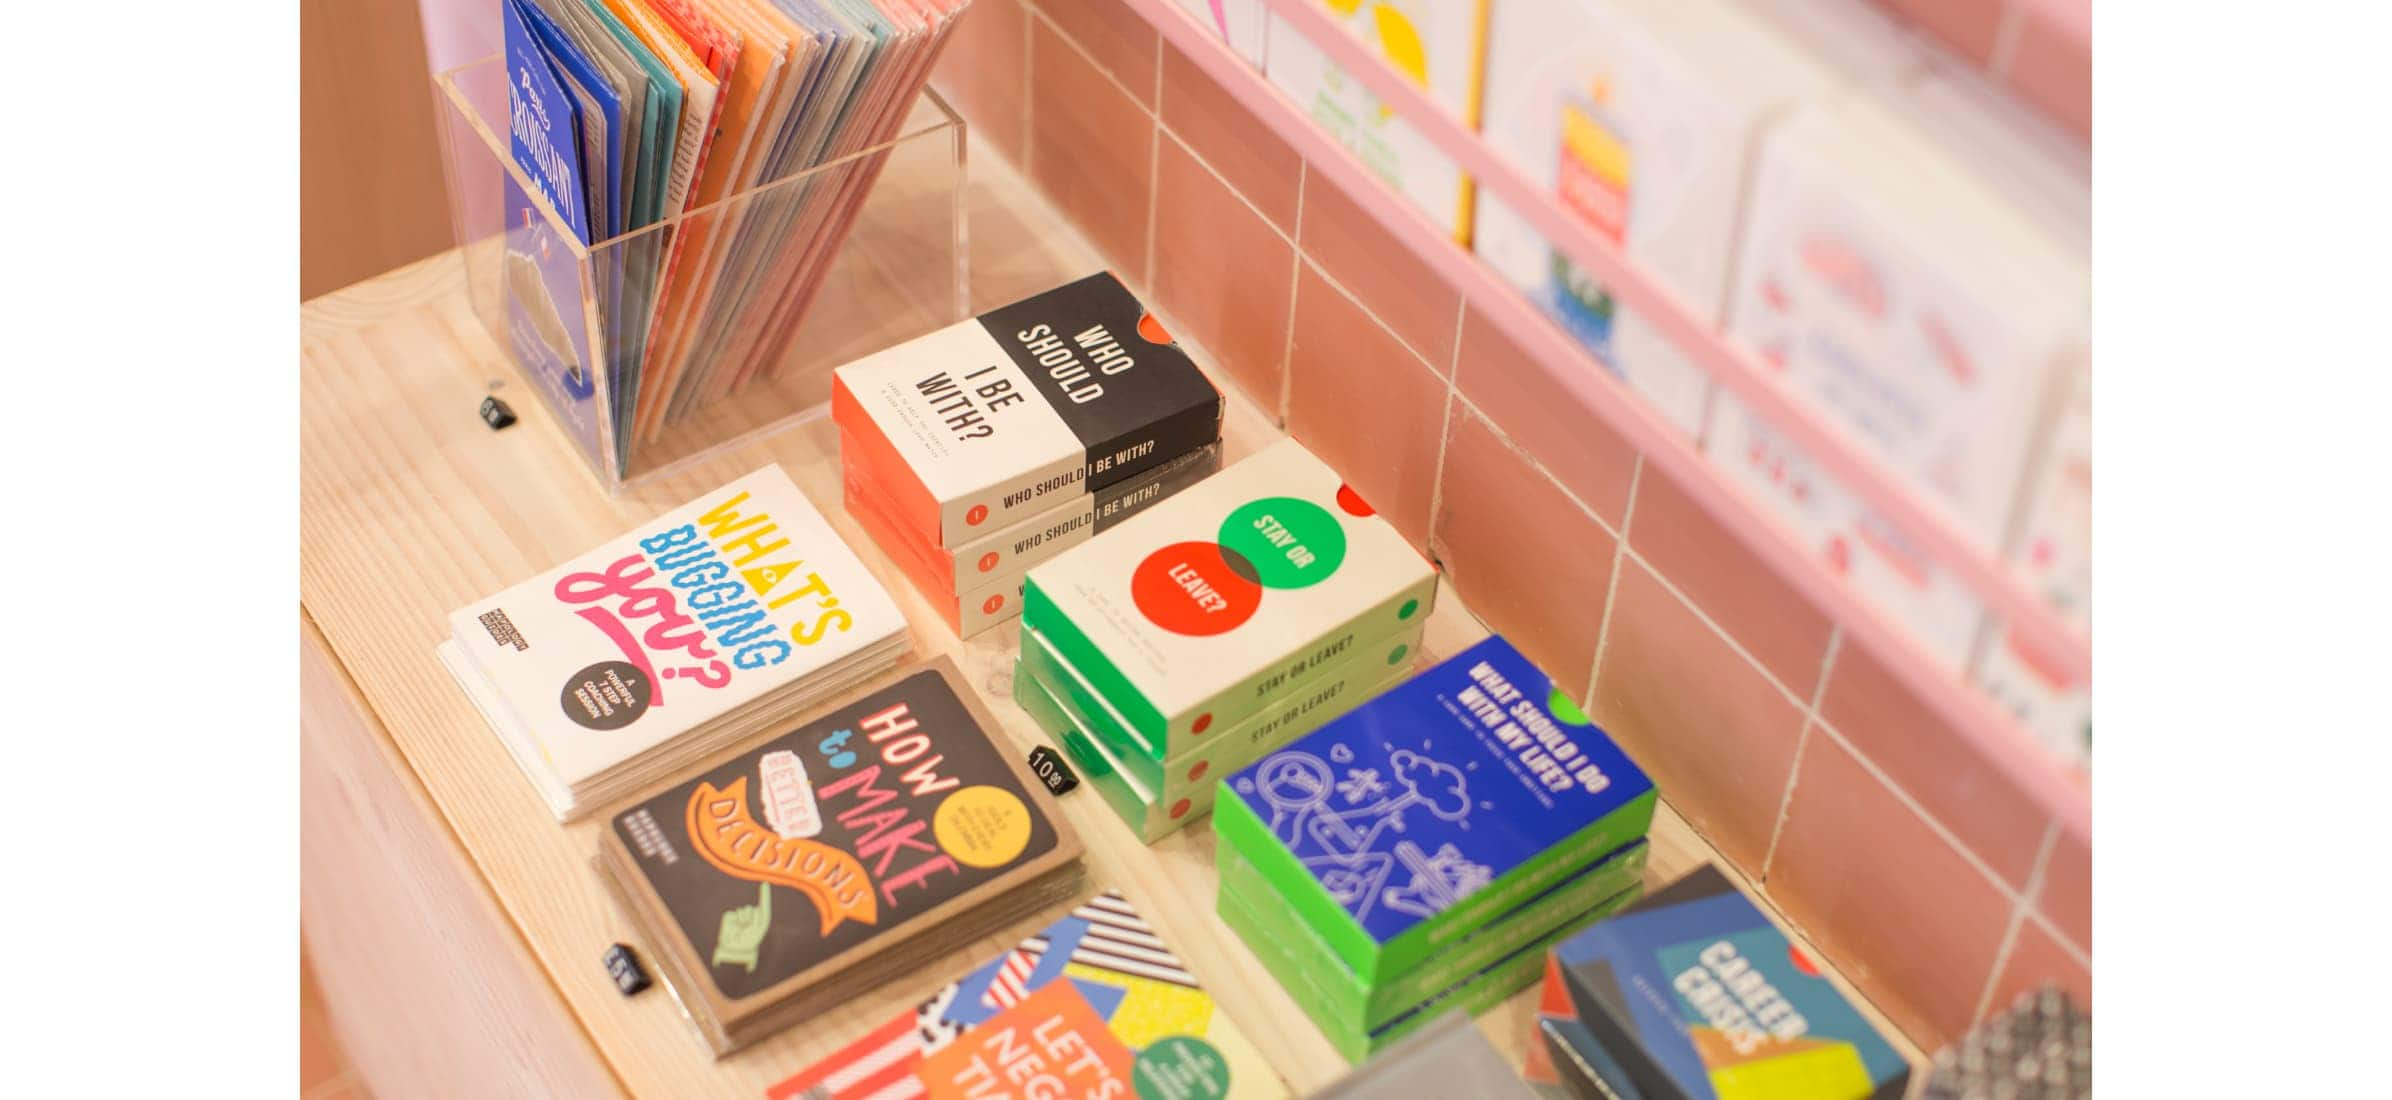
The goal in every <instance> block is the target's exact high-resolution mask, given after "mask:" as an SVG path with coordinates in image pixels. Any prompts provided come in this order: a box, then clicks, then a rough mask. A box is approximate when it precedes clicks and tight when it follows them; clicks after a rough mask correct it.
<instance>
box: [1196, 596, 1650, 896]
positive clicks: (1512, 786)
mask: <svg viewBox="0 0 2392 1100" xmlns="http://www.w3.org/2000/svg"><path fill="white" fill-rule="evenodd" d="M1229 787H1230V792H1231V793H1232V794H1233V795H1234V796H1235V797H1237V798H1240V799H1242V800H1243V801H1244V802H1245V803H1246V805H1247V807H1248V808H1250V809H1251V810H1253V812H1254V815H1255V817H1256V818H1258V819H1260V820H1261V821H1263V822H1264V823H1266V824H1267V826H1268V827H1269V829H1270V831H1271V835H1272V836H1273V837H1275V838H1277V840H1278V841H1279V843H1281V844H1282V845H1285V846H1286V848H1287V849H1288V851H1289V852H1290V853H1292V854H1293V855H1294V856H1295V857H1296V859H1297V861H1298V862H1299V863H1301V864H1302V865H1303V866H1304V867H1305V869H1306V870H1307V871H1309V872H1310V873H1311V874H1312V875H1313V877H1314V878H1316V879H1318V880H1319V882H1320V883H1321V885H1322V887H1323V888H1324V889H1326V890H1327V891H1328V893H1329V895H1330V897H1332V898H1333V899H1335V900H1336V901H1337V903H1338V904H1339V905H1341V906H1343V907H1344V908H1345V909H1346V911H1347V912H1349V913H1351V914H1353V916H1354V919H1355V920H1356V922H1358V923H1360V924H1361V925H1362V926H1363V927H1364V928H1365V929H1366V930H1368V931H1369V932H1370V933H1371V934H1372V935H1373V936H1374V937H1376V938H1378V939H1379V940H1380V941H1381V942H1385V941H1386V940H1388V939H1391V938H1393V937H1394V936H1396V935H1398V934H1400V933H1401V932H1403V931H1404V930H1405V929H1406V928H1409V927H1411V926H1413V925H1414V924H1417V923H1418V922H1420V921H1422V920H1425V919H1427V918H1430V917H1434V916H1436V915H1437V914H1438V913H1441V912H1443V911H1445V910H1446V909H1448V908H1451V907H1452V906H1454V905H1455V904H1457V903H1459V902H1460V901H1461V900H1462V899H1464V898H1467V897H1469V896H1470V895H1471V894H1472V893H1474V892H1476V891H1478V890H1480V889H1483V888H1485V887H1486V886H1487V885H1488V884H1490V883H1492V882H1494V881H1495V880H1497V879H1499V878H1501V877H1503V876H1504V875H1505V874H1507V873H1509V872H1511V871H1512V870H1513V869H1515V868H1517V867H1520V866H1522V865H1524V864H1527V863H1529V862H1531V861H1533V860H1535V859H1537V858H1538V857H1539V856H1541V855H1543V854H1544V853H1546V852H1547V850H1548V849H1550V848H1552V846H1553V845H1555V844H1557V843H1559V842H1561V841H1563V840H1566V839H1569V838H1571V837H1572V836H1575V835H1576V834H1578V833H1579V832H1581V831H1582V830H1584V829H1586V828H1587V827H1588V826H1590V825H1593V824H1595V823H1597V822H1599V821H1602V820H1604V819H1605V818H1606V817H1608V816H1610V815H1612V814H1614V813H1615V812H1618V811H1621V810H1623V809H1626V808H1628V807H1630V806H1631V805H1632V804H1634V803H1635V802H1636V801H1637V800H1638V799H1640V798H1643V797H1644V796H1645V795H1647V794H1649V793H1651V792H1652V790H1653V784H1652V781H1651V780H1649V779H1647V778H1646V777H1645V774H1644V772H1643V771H1642V770H1641V769H1639V768H1638V767H1637V766H1636V764H1635V762H1633V761H1631V760H1629V759H1628V757H1627V754H1625V753H1623V752H1622V751H1620V749H1619V747H1618V746H1616V745H1614V744H1612V742H1611V739H1610V738H1609V737H1608V736H1606V735H1605V734H1604V733H1603V731H1602V730H1601V729H1600V728H1598V727H1596V726H1595V725H1594V723H1593V722H1592V721H1591V720H1589V719H1588V718H1587V717H1586V715H1585V714H1583V713H1582V712H1580V711H1579V709H1578V707H1577V706H1576V705H1575V704H1573V703H1571V702H1570V700H1569V699H1568V697H1566V696H1564V695H1561V694H1560V693H1558V692H1556V691H1555V690H1554V689H1553V683H1552V680H1551V679H1550V678H1549V677H1547V676H1546V675H1545V674H1544V673H1543V672H1541V671H1539V670H1538V669H1537V667H1536V666H1535V665H1533V664H1531V663H1530V662H1529V661H1528V659H1527V658H1526V657H1523V656H1522V655H1521V654H1520V652H1519V651H1518V650H1516V649H1514V648H1513V647H1512V646H1511V644H1510V643H1509V642H1506V641H1505V640H1503V639H1502V638H1501V637H1499V636H1498V637H1490V638H1487V639H1486V640H1484V641H1482V642H1480V643H1479V644H1477V645H1475V646H1472V647H1471V648H1469V649H1467V650H1464V651H1463V652H1461V653H1459V654H1457V655H1455V656H1454V657H1452V658H1450V659H1448V660H1446V661H1445V662H1443V663H1442V664H1439V665H1437V666H1436V667H1434V668H1431V669H1429V670H1427V671H1425V672H1423V673H1421V674H1420V675H1418V676H1416V677H1413V678H1412V679H1411V680H1409V681H1407V682H1405V683H1404V684H1401V685H1399V686H1397V687H1396V688H1394V689H1392V690H1390V691H1388V692H1386V693H1385V694H1382V695H1380V696H1379V697H1378V698H1376V699H1373V700H1371V701H1370V702H1368V703H1365V704H1363V705H1362V706H1360V707H1358V708H1356V709H1355V710H1354V711H1352V712H1351V713H1349V714H1347V715H1345V716H1344V717H1342V718H1339V719H1338V720H1336V721H1334V722H1331V723H1329V724H1328V725H1325V726H1323V727H1321V728H1320V729H1318V730H1315V731H1313V732H1312V733H1311V734H1309V735H1307V736H1305V737H1304V738H1302V739H1300V740H1298V741H1296V742H1295V743H1293V744H1291V745H1289V746H1288V747H1286V748H1284V749H1281V750H1280V751H1278V752H1275V753H1272V754H1270V755H1268V756H1265V757H1263V758H1262V759H1261V760H1258V761H1256V762H1255V763H1254V764H1253V765H1252V766H1250V767H1248V768H1246V769H1245V770H1243V771H1241V772H1239V773H1237V774H1236V775H1235V776H1232V777H1231V779H1230V783H1229ZM1637 834H1638V835H1641V829H1639V830H1637ZM1627 839H1629V838H1628V837H1622V838H1620V840H1621V842H1625V841H1626V840H1627Z"/></svg>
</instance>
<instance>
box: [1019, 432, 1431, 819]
mask: <svg viewBox="0 0 2392 1100" xmlns="http://www.w3.org/2000/svg"><path fill="white" fill-rule="evenodd" d="M1436 596H1437V571H1436V569H1435V568H1434V567H1432V566H1431V565H1430V564H1429V563H1428V562H1427V560H1425V559H1423V558H1422V557H1421V556H1420V554H1419V552H1418V551H1416V550H1414V549H1413V548H1412V546H1411V544H1410V543H1408V542H1407V541H1406V540H1405V539H1404V537H1403V535H1402V534H1400V533H1398V532H1397V531H1396V530H1395V528H1394V527H1392V526H1390V525H1389V524H1388V523H1387V521H1386V520H1385V519H1382V518H1380V517H1379V516H1377V515H1376V514H1374V513H1373V512H1372V511H1371V509H1370V506H1369V505H1368V504H1365V503H1364V502H1363V500H1362V498H1361V497H1360V496H1358V495H1356V494H1355V493H1354V492H1353V490H1351V489H1349V488H1347V487H1346V486H1345V485H1344V484H1343V483H1342V482H1341V481H1340V480H1339V479H1338V476H1337V474H1336V472H1335V471H1333V470H1331V469H1329V467H1328V466H1326V465H1324V464H1323V463H1322V462H1321V460H1320V459H1318V458H1315V457H1313V455H1312V453H1311V452H1309V451H1306V450H1305V449H1304V448H1303V446H1302V445H1300V444H1298V443H1296V442H1294V441H1293V440H1283V441H1281V442H1279V443H1275V444H1273V445H1271V446H1270V447H1267V448H1265V449H1263V450H1262V451H1259V452H1257V453H1255V454H1254V455H1251V456H1249V457H1247V458H1246V459H1244V460H1243V461H1240V462H1238V463H1236V464H1234V465H1232V466H1230V467H1229V468H1228V469H1226V470H1223V471H1222V472H1221V473H1219V474H1216V475H1214V476H1213V477H1211V478H1209V479H1207V480H1205V481H1204V482H1203V483H1202V484H1199V485H1197V486H1196V487H1194V488H1192V489H1189V490H1188V491H1186V492H1184V493H1181V494H1180V495H1178V496H1176V497H1172V498H1171V499H1169V500H1167V501H1164V502H1163V503H1161V504H1159V505H1156V506H1155V507H1154V508H1152V509H1150V510H1148V511H1147V512H1145V513H1144V514H1142V515H1140V516H1138V517H1137V518H1135V519H1133V520H1130V521H1129V522H1127V523H1124V524H1122V525H1120V526H1119V527H1116V528H1114V529H1113V530H1111V531H1109V532H1107V533H1106V534H1105V535H1104V537H1102V538H1099V539H1095V540H1093V541H1090V542H1088V543H1085V544H1082V545H1080V546H1077V547H1074V548H1072V549H1071V550H1068V551H1066V552H1064V553H1062V554H1060V555H1057V556H1056V557H1055V558H1053V559H1052V560H1050V561H1047V562H1045V563H1043V564H1040V565H1037V566H1034V567H1032V568H1031V570H1030V574H1029V578H1028V580H1027V582H1026V585H1025V590H1024V601H1023V604H1024V610H1023V612H1022V652H1021V659H1020V662H1019V664H1018V666H1017V668H1016V672H1015V675H1014V681H1013V684H1014V688H1013V690H1014V698H1015V700H1016V701H1018V702H1020V703H1021V704H1022V706H1023V709H1025V710H1027V711H1029V712H1030V714H1031V715H1032V716H1033V717H1034V718H1036V719H1038V720H1039V722H1040V724H1041V725H1042V726H1043V727H1044V728H1045V729H1046V731H1047V732H1048V733H1049V734H1050V735H1052V736H1054V737H1055V738H1056V739H1057V740H1059V741H1060V742H1062V744H1063V747H1064V750H1065V752H1066V753H1068V754H1069V755H1070V756H1071V757H1072V759H1073V760H1074V761H1075V762H1076V763H1077V764H1078V766H1079V768H1080V770H1081V771H1083V772H1084V773H1086V774H1087V775H1089V776H1090V777H1091V778H1092V779H1093V780H1094V782H1095V784H1096V787H1097V789H1098V790H1099V791H1101V792H1103V793H1104V794H1105V797H1106V800H1107V801H1108V802H1109V803H1110V804H1111V805H1112V806H1113V808H1114V809H1115V810H1116V811H1117V812H1119V813H1120V814H1121V816H1122V818H1123V819H1124V820H1126V821H1127V822H1129V824H1130V827H1131V828H1132V829H1133V830H1135V831H1136V832H1137V833H1138V835H1139V836H1140V837H1141V838H1142V839H1145V840H1149V841H1152V840H1155V839H1158V838H1160V837H1162V836H1164V835H1165V834H1167V833H1170V832H1171V831H1173V830H1175V829H1178V828H1180V827H1182V826H1184V825H1186V824H1187V823H1188V822H1189V821H1192V820H1196V819H1198V818H1200V817H1202V816H1203V815H1204V814H1205V813H1206V812H1207V811H1208V809H1209V808H1210V806H1211V804H1212V799H1213V796H1214V792H1215V790H1216V788H1217V787H1218V784H1219V782H1220V779H1221V777H1222V776H1224V775H1227V774H1229V773H1230V772H1232V771H1235V770H1237V769H1238V768H1240V767H1243V766H1244V765H1245V764H1247V763H1248V762H1250V761H1252V760H1253V759H1254V758H1255V757H1257V756H1260V755H1261V754H1263V753H1265V752H1268V751H1269V750H1271V749H1273V748H1275V747H1277V746H1279V745H1282V744H1285V743H1286V742H1287V741H1288V740H1290V739H1292V738H1294V737H1296V736H1298V735H1300V734H1302V733H1304V732H1305V731H1307V730H1310V729H1312V728H1313V727H1315V726H1318V725H1319V724H1320V723H1322V722H1324V721H1327V720H1328V719H1329V718H1331V717H1333V716H1335V715H1337V714H1340V713H1343V712H1344V711H1346V710H1347V709H1349V708H1351V707H1352V706H1354V705H1355V704H1356V703H1359V702H1361V701H1362V700H1364V699H1367V698H1369V697H1370V696H1371V695H1373V694H1376V693H1377V692H1378V691H1379V690H1380V689H1381V688H1384V687H1386V686H1387V685H1388V684H1390V683H1391V682H1393V681H1395V680H1399V679H1401V678H1402V677H1403V676H1404V674H1405V673H1406V672H1408V671H1409V670H1410V667H1411V663H1412V662H1411V658H1412V657H1413V655H1414V651H1415V650H1416V649H1418V648H1419V644H1420V635H1421V631H1422V629H1423V628H1424V627H1425V625H1426V623H1427V621H1428V616H1429V612H1430V610H1431V605H1432V603H1433V602H1434V601H1435V599H1436Z"/></svg>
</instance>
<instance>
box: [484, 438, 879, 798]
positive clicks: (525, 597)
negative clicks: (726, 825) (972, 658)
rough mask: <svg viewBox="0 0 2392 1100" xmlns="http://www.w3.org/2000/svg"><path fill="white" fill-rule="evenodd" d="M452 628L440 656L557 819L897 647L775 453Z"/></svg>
mask: <svg viewBox="0 0 2392 1100" xmlns="http://www.w3.org/2000/svg"><path fill="white" fill-rule="evenodd" d="M449 626H450V634H451V636H452V637H451V640H450V641H449V642H447V643H445V644H443V645H442V646H441V647H440V648H441V659H442V660H443V661H444V662H445V663H446V664H447V665H448V667H449V670H450V672H451V673H452V674H454V675H455V676H456V677H457V680H458V683H460V684H461V685H463V686H464V688H465V690H466V693H467V694H468V695H470V696H472V698H473V700H474V703H475V705H476V706H478V707H479V708H480V709H481V711H482V715H483V717H484V718H485V719H486V720H488V721H489V723H490V725H491V727H492V728H493V729H495V730H496V731H497V732H498V734H499V736H500V739H501V740H502V741H504V742H506V744H507V747H508V749H509V751H511V752H512V753H513V754H514V756H515V759H516V763H517V764H519V765H520V766H521V767H522V768H523V770H524V774H525V775H526V776H527V777H529V778H530V779H531V780H532V782H533V784H534V785H535V786H537V787H538V788H539V789H540V791H541V794H542V795H543V797H545V798H546V799H547V801H548V803H549V807H550V809H552V810H554V811H555V813H556V815H557V816H558V817H559V818H560V819H568V820H569V819H571V818H574V817H577V816H580V814H581V813H582V812H583V811H584V810H586V809H588V808H590V807H592V806H594V805H596V804H598V803H601V802H604V801H607V800H609V799H610V798H612V797H615V796H617V795H620V794H622V793H627V792H628V791H629V790H631V789H633V788H636V787H639V786H641V785H643V784H645V783H647V782H649V781H650V780H652V779H653V778H654V777H655V776H656V775H657V774H658V773H659V772H662V771H668V770H671V769H672V768H674V767H676V766H678V765H679V764H681V763H682V762H685V761H687V760H690V759H693V758H695V757H696V756H699V755H703V754H704V753H706V752H708V751H710V750H712V749H714V748H717V747H720V746H722V745H724V744H727V743H729V742H730V741H733V740H737V739H740V738H744V737H746V736H747V735H749V734H752V733H755V732H758V731H760V730H762V729H764V728H765V727H767V726H769V725H771V724H773V723H775V722H780V721H786V720H790V719H793V718H794V717H795V714H794V713H793V712H794V711H795V709H796V708H798V707H800V706H803V705H804V704H805V702H806V701H808V700H812V699H819V698H822V697H825V696H827V695H829V694H832V693H835V692H837V691H839V690H842V689H844V688H846V687H848V686H851V685H853V684H855V683H857V682H859V681H861V680H862V679H864V678H866V677H869V676H871V675H874V674H877V673H879V672H881V671H884V670H886V669H888V668H889V667H891V666H893V665H894V664H895V663H896V661H897V660H898V658H899V657H901V656H902V655H903V654H904V652H905V650H906V634H905V616H904V614H903V613H902V612H900V611H899V610H898V609H897V605H896V603H895V601H893V600H891V599H890V598H889V594H888V592H887V590H885V589H883V588H882V587H881V586H880V582H879V581H877V580H875V579H874V578H873V576H872V574H871V572H870V571H869V570H868V569H866V568H865V567H864V563H863V562H862V561H861V560H860V559H858V558H857V557H856V555H855V552H854V551H853V550H851V549H849V548H848V546H847V544H846V543H845V542H844V541H842V540H841V539H840V538H839V535H838V533H837V532H835V531H833V530H832V529H831V525H830V523H829V521H827V520H825V519H824V518H823V516H822V513H821V512H819V511H817V510H816V509H815V508H814V505H813V504H812V503H811V502H809V501H808V500H807V499H806V497H805V495H804V494H803V493H800V492H799V491H798V489H797V486H796V485H794V484H792V483H791V482H790V480H789V476H788V475H787V474H785V473H783V472H781V469H780V467H778V466H766V467H764V468H763V469H760V470H757V471H755V472H754V473H751V474H749V475H747V476H746V477H743V478H740V479H739V480H737V481H734V482H732V483H730V484H729V485H725V486H723V487H722V488H720V489H717V490H715V491H713V492H711V493H707V494H705V495H704V496H701V497H699V498H698V499H697V500H695V501H692V502H691V503H689V504H685V505H683V506H681V507H679V508H676V509H674V510H673V511H671V512H667V513H665V514H664V515H662V516H659V517H657V518H656V519H653V520H650V521H649V522H647V523H644V524H641V525H640V526H639V527H637V528H635V529H634V530H632V531H630V532H628V533H626V534H624V535H623V536H622V537H620V538H617V539H614V540H612V541H610V542H608V543H606V544H605V545H603V546H600V547H599V548H597V549H595V550H592V551H590V552H589V553H586V554H583V555H581V556H580V557H577V558H574V559H573V560H571V561H568V562H566V563H564V564H562V565H560V566H557V567H556V568H554V569H551V570H549V571H548V572H546V573H542V574H541V575H539V576H537V577H534V578H532V579H530V580H527V581H524V582H523V583H521V584H517V585H515V586H514V587H512V588H509V589H507V590H506V591H504V592H501V593H499V594H497V595H495V596H492V597H490V598H488V599H485V600H480V601H477V602H475V603H473V604H470V605H467V606H466V607H463V608H460V609H458V610H457V611H455V612H453V613H451V615H450V616H449Z"/></svg>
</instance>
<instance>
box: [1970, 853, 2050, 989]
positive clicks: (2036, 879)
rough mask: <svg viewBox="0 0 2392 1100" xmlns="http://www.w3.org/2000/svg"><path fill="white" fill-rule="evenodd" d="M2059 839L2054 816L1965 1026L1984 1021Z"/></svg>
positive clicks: (2039, 890) (2013, 907)
mask: <svg viewBox="0 0 2392 1100" xmlns="http://www.w3.org/2000/svg"><path fill="white" fill-rule="evenodd" d="M2059 839H2060V822H2059V819H2057V818H2054V819H2053V820H2052V823H2051V824H2050V825H2048V826H2046V827H2045V828H2044V830H2043V846H2042V847H2041V848H2038V849H2036V851H2035V866H2034V868H2033V869H2032V870H2030V871H2028V872H2027V889H2026V893H2025V894H2024V895H2023V896H2021V897H2020V898H2019V899H2018V903H2017V904H2016V905H2013V906H2011V908H2010V923H2009V926H2008V927H2005V928H2003V929H2002V942H2001V946H1999V947H1996V948H1995V949H1994V952H1993V972H1992V973H1990V974H1987V975H1985V991H1984V992H1982V993H1979V994H1977V1011H1976V1013H1975V1014H1974V1015H1972V1016H1970V1017H1969V1018H1968V1019H1969V1026H1971V1027H1974V1026H1976V1025H1978V1024H1982V1023H1984V1022H1985V1012H1986V1010H1987V1009H1988V1008H1990V1007H1991V1006H1992V1004H1993V991H1994V990H1996V989H1999V988H2001V984H2002V971H2004V970H2007V969H2009V966H2010V953H2011V952H2012V951H2013V950H2015V949H2016V948H2017V947H2018V929H2019V926H2020V925H2023V924H2025V923H2026V920H2027V914H2028V913H2029V912H2030V911H2032V910H2033V909H2034V907H2035V902H2034V897H2035V895H2036V894H2037V893H2039V892H2041V890H2042V889H2043V868H2044V866H2045V865H2046V864H2047V863H2048V862H2050V860H2051V850H2052V848H2053V847H2055V846H2056V842H2057V841H2058V840H2059Z"/></svg>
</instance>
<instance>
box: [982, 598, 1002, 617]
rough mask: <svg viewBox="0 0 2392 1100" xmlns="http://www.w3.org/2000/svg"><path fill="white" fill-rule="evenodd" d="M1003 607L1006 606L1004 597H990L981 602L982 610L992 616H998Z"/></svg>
mask: <svg viewBox="0 0 2392 1100" xmlns="http://www.w3.org/2000/svg"><path fill="white" fill-rule="evenodd" d="M1003 606H1005V597H1003V596H990V597H989V598H987V599H985V600H982V601H981V602H980V610H981V611H982V612H984V613H986V614H990V615H994V614H996V613H997V609H998V608H1000V607H1003Z"/></svg>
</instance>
